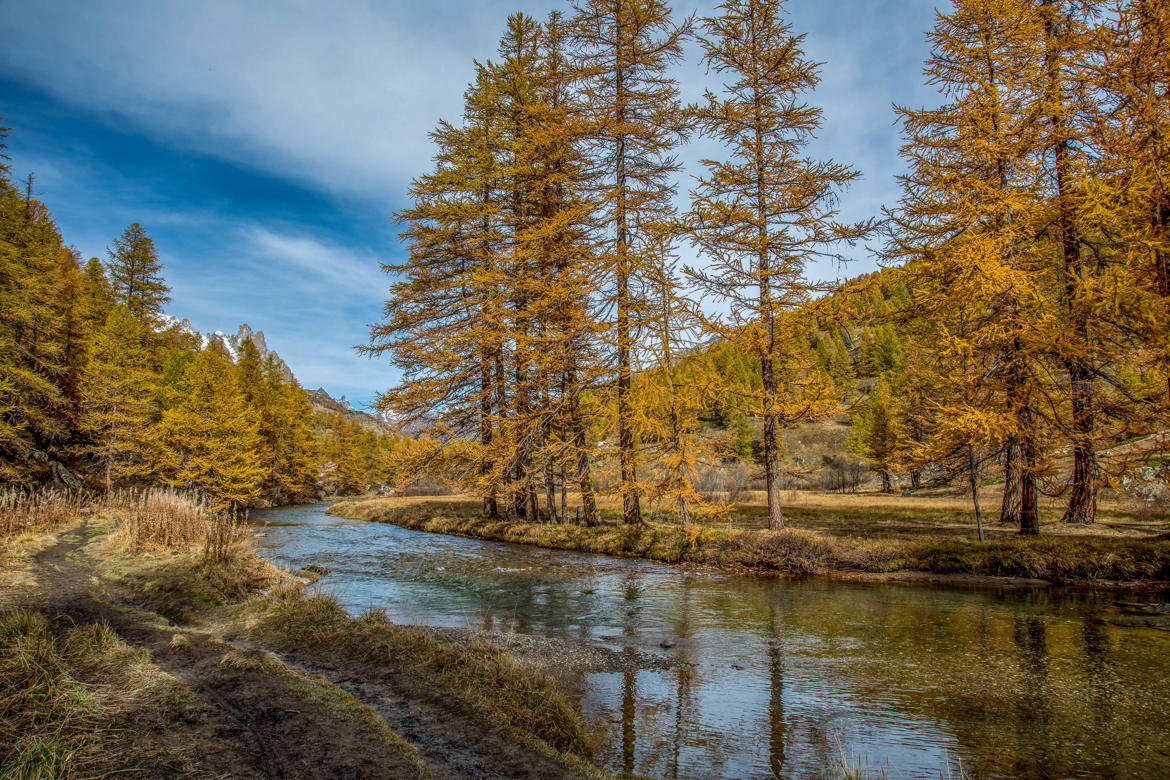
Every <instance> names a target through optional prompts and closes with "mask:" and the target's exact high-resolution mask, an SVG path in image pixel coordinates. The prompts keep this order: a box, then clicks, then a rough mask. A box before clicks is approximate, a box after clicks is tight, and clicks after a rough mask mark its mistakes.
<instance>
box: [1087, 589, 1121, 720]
mask: <svg viewBox="0 0 1170 780" xmlns="http://www.w3.org/2000/svg"><path fill="white" fill-rule="evenodd" d="M1081 641H1083V642H1084V645H1085V677H1086V678H1088V681H1089V690H1090V691H1091V692H1092V696H1093V720H1094V722H1095V723H1096V725H1098V726H1101V725H1103V724H1105V723H1107V722H1108V721H1109V720H1110V719H1111V718H1112V717H1113V693H1114V690H1113V689H1114V687H1115V683H1116V679H1115V677H1114V675H1113V645H1112V643H1111V642H1110V641H1109V634H1108V633H1106V631H1105V621H1104V619H1102V618H1101V616H1100V615H1098V614H1097V613H1096V612H1092V613H1090V614H1088V615H1086V616H1085V624H1084V627H1083V628H1082V629H1081Z"/></svg>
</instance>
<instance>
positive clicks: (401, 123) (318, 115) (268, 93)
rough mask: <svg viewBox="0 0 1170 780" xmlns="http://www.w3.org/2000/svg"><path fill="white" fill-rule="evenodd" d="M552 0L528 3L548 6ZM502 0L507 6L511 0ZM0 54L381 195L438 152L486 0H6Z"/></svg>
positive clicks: (86, 92)
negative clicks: (438, 132)
mask: <svg viewBox="0 0 1170 780" xmlns="http://www.w3.org/2000/svg"><path fill="white" fill-rule="evenodd" d="M549 5H552V3H551V2H548V1H547V0H541V2H526V3H525V2H522V3H520V4H519V6H520V7H524V8H525V10H530V11H533V12H535V13H539V14H541V15H543V6H549ZM507 7H508V8H509V10H511V9H512V8H513V6H512V5H509V6H507ZM0 10H2V13H3V18H4V20H5V22H4V25H3V26H2V27H0V69H2V70H3V71H5V72H8V73H11V74H16V75H17V76H18V77H19V78H21V79H22V80H25V81H28V82H32V83H34V84H36V85H37V86H39V87H40V88H42V89H44V90H46V91H48V92H50V93H53V94H55V95H56V96H57V97H59V98H61V99H63V100H65V101H67V102H70V103H73V104H78V105H81V106H84V107H86V108H88V109H93V110H99V111H103V112H110V114H111V115H113V116H114V117H115V118H117V119H119V120H122V121H126V122H128V123H130V124H131V125H136V126H140V127H144V128H147V129H149V130H150V131H152V132H153V133H157V134H162V135H163V136H165V137H167V138H168V139H169V140H172V141H176V142H179V143H182V144H184V145H186V146H189V147H191V148H194V149H197V150H199V151H202V152H205V153H210V154H213V155H216V156H219V157H222V158H226V159H229V160H232V161H234V162H237V163H242V164H245V165H253V166H256V167H258V168H261V169H264V170H267V171H270V172H276V173H279V174H280V175H283V176H286V177H288V178H291V179H295V180H301V181H307V182H311V183H313V184H316V185H318V186H322V187H324V188H326V189H330V190H333V191H335V192H343V193H358V194H363V195H373V196H375V197H381V198H386V197H388V196H389V195H390V194H393V195H399V194H400V189H398V188H400V186H401V184H402V183H403V182H405V181H406V180H407V179H409V178H410V177H411V176H412V175H414V174H416V173H418V172H419V171H420V170H421V168H422V167H424V165H425V161H426V160H427V159H429V157H430V149H429V144H428V140H427V137H426V134H427V131H428V130H429V129H430V128H431V127H432V126H433V124H434V122H435V120H436V119H437V118H438V117H440V116H443V115H447V116H453V115H455V114H457V113H458V111H459V108H460V105H461V95H462V91H463V87H464V85H465V84H466V82H467V81H468V79H469V78H470V76H471V72H472V62H471V59H472V57H473V56H480V57H485V56H490V55H491V54H492V52H493V51H494V48H495V40H496V38H497V36H498V33H499V31H500V30H501V29H502V27H503V23H504V17H505V14H506V12H505V11H504V10H503V7H501V6H497V5H496V4H493V3H478V2H461V3H456V2H450V3H441V4H431V3H414V2H408V1H403V0H400V1H399V2H376V1H375V0H367V1H360V0H359V1H351V2H341V3H324V2H318V1H317V0H289V1H288V2H279V3H278V2H233V1H232V0H205V1H204V2H198V3H192V2H160V1H157V0H107V1H105V2H101V1H99V2H88V3H79V2H75V1H73V0H37V2H27V1H26V0H3V2H0Z"/></svg>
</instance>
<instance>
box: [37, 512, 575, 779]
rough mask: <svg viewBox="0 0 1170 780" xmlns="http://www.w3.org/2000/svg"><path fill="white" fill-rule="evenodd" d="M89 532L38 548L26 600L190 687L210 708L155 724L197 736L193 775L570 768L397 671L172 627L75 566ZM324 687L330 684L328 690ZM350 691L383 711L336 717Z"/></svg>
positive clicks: (494, 773)
mask: <svg viewBox="0 0 1170 780" xmlns="http://www.w3.org/2000/svg"><path fill="white" fill-rule="evenodd" d="M88 537H89V534H88V528H87V527H86V526H85V525H82V526H80V527H78V528H75V529H72V530H70V531H67V532H65V533H63V534H62V535H61V537H60V540H59V541H58V543H57V544H55V545H53V546H51V547H49V548H46V549H45V550H43V551H42V552H41V553H39V554H38V555H37V558H36V564H37V565H36V572H37V587H35V588H34V589H31V590H30V591H29V592H28V594H27V597H26V598H25V599H22V601H25V602H26V605H27V606H28V607H30V608H34V609H39V610H41V611H43V612H45V613H46V615H47V616H48V617H49V619H50V620H51V622H53V623H54V624H55V625H56V626H58V627H59V628H60V629H62V630H67V629H69V628H72V627H73V626H75V625H85V624H93V623H102V622H104V623H106V624H107V625H108V626H109V627H110V628H111V629H112V630H113V631H115V632H116V633H117V634H118V636H119V637H120V638H121V639H122V640H123V641H125V642H126V643H127V644H129V645H131V646H133V647H138V648H142V649H144V650H145V651H146V652H147V653H149V656H150V660H151V662H152V663H153V664H155V665H156V666H157V667H159V668H160V669H161V670H163V671H164V672H166V673H168V674H169V675H171V676H172V677H174V678H175V679H176V680H178V681H179V682H180V683H182V684H183V685H184V686H186V688H187V689H189V690H190V691H191V692H192V693H193V694H194V696H195V697H197V698H198V700H199V703H200V704H201V705H202V706H200V707H198V708H196V710H197V711H196V712H194V713H193V714H190V715H189V716H188V717H186V718H185V721H186V722H183V723H155V724H154V727H155V728H156V729H158V730H160V731H166V732H168V734H169V737H168V738H169V739H170V741H171V742H172V743H173V742H174V739H175V734H174V732H175V731H176V730H177V731H178V732H179V733H180V734H181V735H182V736H181V739H183V740H188V741H189V742H188V744H186V748H189V749H190V751H191V753H192V754H193V755H197V756H198V757H199V761H200V763H201V764H202V766H201V767H199V768H198V769H196V770H195V772H196V773H198V774H205V773H206V774H210V775H213V776H221V777H264V778H301V777H319V778H351V777H352V778H416V777H425V776H427V774H428V772H429V774H430V775H431V776H433V777H436V778H465V777H466V778H505V777H509V778H512V777H516V778H546V777H547V778H562V777H571V776H573V774H574V773H573V772H572V771H571V770H569V769H568V768H567V767H565V766H564V765H562V764H560V763H558V762H555V761H553V760H551V759H549V758H547V757H546V756H544V755H542V754H540V753H538V752H537V751H535V750H532V749H530V748H528V747H526V746H523V745H521V744H518V743H517V742H516V741H515V740H514V739H512V738H511V737H510V736H509V735H507V734H505V733H502V732H501V731H500V730H499V729H497V728H495V727H493V726H492V725H491V724H489V723H487V722H485V721H484V719H483V718H481V717H479V716H477V715H476V714H474V713H469V712H465V711H462V710H461V708H460V707H459V705H458V704H456V703H455V702H453V701H452V700H451V699H450V698H449V697H445V696H443V694H442V693H441V692H439V691H436V690H433V689H431V688H429V687H428V686H426V685H425V684H422V683H421V682H419V681H416V680H411V679H407V678H405V677H404V676H403V675H401V674H396V673H394V672H393V670H387V669H381V668H377V667H375V666H374V665H363V666H357V665H353V664H349V665H347V664H343V663H340V662H335V661H331V660H330V659H328V658H320V657H312V656H309V655H302V654H299V653H296V652H289V651H288V649H287V648H285V649H284V650H283V651H282V653H281V655H279V656H277V655H274V654H272V653H269V652H268V651H267V650H266V649H265V648H263V647H257V646H255V645H253V644H251V643H246V644H245V643H238V644H233V643H231V642H229V641H225V640H224V639H223V638H221V637H220V636H217V635H216V634H214V633H211V632H208V631H204V630H199V629H195V628H191V627H184V626H177V625H175V624H173V623H170V622H169V621H168V620H167V619H166V618H164V617H162V616H161V615H159V614H157V613H156V612H152V611H149V610H147V609H145V608H143V606H142V605H141V604H139V603H137V601H138V600H137V599H135V598H134V597H133V595H132V594H130V593H129V592H127V591H126V590H125V589H123V588H121V586H118V585H116V584H114V583H109V582H105V581H102V580H100V579H99V578H98V577H97V576H96V575H95V574H94V572H93V571H92V570H90V569H89V568H87V567H85V566H84V565H82V564H81V563H79V562H78V558H79V556H76V555H73V554H72V553H74V552H76V551H78V550H80V549H81V548H83V547H84V546H85V545H86V544H87V543H88ZM322 689H331V691H330V690H326V691H325V693H324V694H323V693H322ZM342 690H343V691H345V692H347V693H348V694H349V695H350V696H352V697H353V698H356V699H357V700H359V701H361V702H362V703H364V704H365V705H367V706H368V707H369V708H370V709H371V710H373V712H374V713H377V715H372V714H371V713H369V712H366V713H365V714H367V715H369V716H370V717H368V718H363V717H348V718H346V717H339V710H338V704H337V702H336V699H338V698H340V699H343V700H348V701H349V702H351V703H352V704H353V705H355V706H357V708H358V709H362V708H361V707H360V705H356V702H353V699H351V698H349V697H348V696H346V694H345V693H342V692H341V691H342ZM334 694H335V695H334ZM351 709H352V707H351ZM147 720H149V719H147ZM391 732H392V733H391ZM395 734H397V735H400V737H401V738H405V740H406V741H407V742H408V743H409V744H410V745H411V746H412V747H413V748H414V750H412V749H411V748H408V747H405V745H404V744H403V743H402V741H401V739H399V738H398V737H395V736H394V735H395ZM160 737H161V734H160ZM415 751H417V752H415ZM420 756H421V758H422V759H423V760H422V761H420ZM423 761H425V767H424V766H423ZM141 769H142V771H143V773H145V774H147V775H148V776H159V777H161V776H168V775H170V774H172V773H173V772H174V767H173V766H166V767H161V766H160V767H158V768H151V767H142V768H141ZM152 773H153V774H152ZM139 776H142V775H141V774H139Z"/></svg>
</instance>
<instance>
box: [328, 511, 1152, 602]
mask: <svg viewBox="0 0 1170 780" xmlns="http://www.w3.org/2000/svg"><path fill="white" fill-rule="evenodd" d="M329 513H330V514H334V515H338V516H341V517H346V518H350V519H357V520H367V521H373V522H383V523H392V524H395V525H399V526H402V527H404V528H411V529H414V530H420V531H427V532H429V533H442V534H454V535H458V536H467V537H471V538H475V539H484V540H492V541H501V542H511V543H515V544H531V545H537V546H540V547H546V548H550V549H558V550H574V551H579V552H592V553H603V554H607V555H617V556H624V557H637V558H646V559H649V560H655V561H661V562H663V563H671V564H686V565H696V566H705V567H715V568H719V569H725V570H731V571H742V572H750V573H756V574H766V575H780V576H796V577H806V576H836V577H846V578H850V579H906V580H918V581H921V580H923V579H928V580H929V581H932V582H938V583H941V582H947V581H950V582H953V583H955V584H989V585H1005V584H1018V585H1046V584H1053V583H1061V584H1065V583H1068V584H1080V585H1097V586H1125V587H1163V586H1165V585H1166V584H1167V582H1170V541H1168V540H1166V539H1152V538H1132V537H1131V536H1126V535H1123V534H1121V533H1117V532H1114V533H1113V534H1112V535H1105V533H1104V532H1103V533H1102V535H1090V534H1089V533H1088V532H1085V531H1083V530H1082V529H1076V530H1077V532H1076V533H1069V534H1066V535H1059V536H1058V535H1048V536H1041V537H1019V536H1016V535H1007V534H1003V533H1000V534H998V535H996V536H995V537H993V538H991V539H989V540H988V541H985V542H978V541H976V540H973V539H965V538H961V537H958V536H956V535H954V534H948V535H943V534H941V533H936V534H930V533H929V532H928V533H926V534H918V535H915V534H912V533H909V532H902V533H897V532H892V531H890V522H889V516H888V514H883V513H881V512H877V511H873V512H870V513H866V512H865V511H859V510H854V511H853V512H851V513H846V514H842V515H841V517H840V520H839V522H838V523H837V525H836V528H835V530H832V531H828V530H824V529H826V528H833V527H834V526H833V524H832V522H831V520H830V521H826V519H825V518H824V517H820V518H818V519H817V521H816V523H810V525H816V526H818V527H819V529H820V530H816V531H813V530H806V529H804V528H800V527H790V528H786V529H784V530H782V531H776V532H773V531H768V530H766V529H762V528H757V527H738V526H737V525H736V524H735V523H734V522H722V521H721V522H717V523H713V524H709V525H699V524H695V525H692V526H691V527H690V528H684V527H682V526H680V525H678V524H677V523H665V522H650V523H647V524H644V525H641V526H628V525H624V524H621V523H618V522H615V521H613V520H608V521H606V522H603V523H602V524H601V525H599V526H597V527H594V528H586V527H584V526H577V525H550V524H544V523H526V522H524V521H522V520H518V519H491V518H485V517H483V515H482V514H481V512H480V507H479V505H478V503H476V502H474V501H467V500H464V501H458V500H430V501H428V500H419V499H395V498H363V499H350V500H342V501H338V502H337V503H335V504H334V505H333V506H332V507H331V508H330V509H329ZM796 522H799V521H794V525H795V524H796Z"/></svg>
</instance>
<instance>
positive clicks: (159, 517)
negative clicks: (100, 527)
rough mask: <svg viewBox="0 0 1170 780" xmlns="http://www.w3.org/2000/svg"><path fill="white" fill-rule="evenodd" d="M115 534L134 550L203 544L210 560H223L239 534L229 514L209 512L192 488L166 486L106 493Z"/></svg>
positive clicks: (190, 546)
mask: <svg viewBox="0 0 1170 780" xmlns="http://www.w3.org/2000/svg"><path fill="white" fill-rule="evenodd" d="M106 511H107V512H108V513H109V514H110V515H111V516H112V517H114V519H115V522H116V524H117V529H118V534H119V535H120V536H121V537H122V538H123V539H124V540H125V541H126V542H127V544H129V545H130V547H132V548H133V549H135V550H143V549H164V550H174V549H191V548H193V547H196V546H198V545H202V546H203V551H204V555H205V556H206V557H207V560H208V562H210V563H223V562H225V561H227V560H228V559H229V558H230V557H231V554H232V549H233V547H234V546H235V543H236V541H237V540H238V538H239V532H238V527H237V525H236V523H235V522H234V521H233V520H232V518H230V517H228V516H226V515H223V514H218V513H215V512H212V511H211V510H210V509H209V508H208V506H207V502H206V501H204V500H203V498H202V497H201V496H200V495H199V494H198V493H197V492H195V491H190V490H179V489H177V488H170V487H151V488H134V489H128V490H118V491H114V492H112V493H110V494H109V495H108V496H106Z"/></svg>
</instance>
